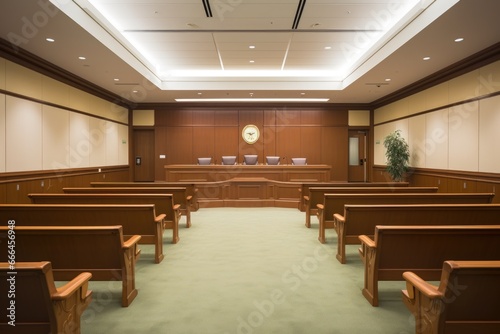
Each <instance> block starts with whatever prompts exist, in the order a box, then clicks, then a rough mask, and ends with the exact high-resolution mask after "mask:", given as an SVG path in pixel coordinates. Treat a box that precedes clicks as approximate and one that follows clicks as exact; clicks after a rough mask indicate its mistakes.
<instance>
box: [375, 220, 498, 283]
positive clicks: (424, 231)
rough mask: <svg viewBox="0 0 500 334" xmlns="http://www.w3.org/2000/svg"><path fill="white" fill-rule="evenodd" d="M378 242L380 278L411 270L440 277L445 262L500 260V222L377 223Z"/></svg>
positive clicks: (433, 277) (376, 263) (424, 275)
mask: <svg viewBox="0 0 500 334" xmlns="http://www.w3.org/2000/svg"><path fill="white" fill-rule="evenodd" d="M374 241H375V248H376V254H377V255H376V258H375V264H374V269H375V270H377V271H378V279H379V280H394V279H396V280H401V275H402V273H403V272H404V271H408V270H411V271H413V272H414V273H415V274H417V275H419V276H421V277H422V278H423V279H429V280H439V278H440V275H441V268H442V266H443V262H444V261H448V260H460V261H476V260H484V261H486V260H491V261H494V260H498V259H500V247H499V245H500V225H489V226H487V225H475V226H472V225H462V226H457V225H453V226H376V227H375V235H374Z"/></svg>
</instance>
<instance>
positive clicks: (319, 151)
mask: <svg viewBox="0 0 500 334" xmlns="http://www.w3.org/2000/svg"><path fill="white" fill-rule="evenodd" d="M247 124H255V125H257V126H258V127H259V129H260V131H261V136H260V138H259V140H258V141H257V142H256V143H255V144H253V145H250V144H247V143H246V142H245V141H243V139H242V137H241V131H242V130H243V127H244V126H245V125H247ZM347 148H348V111H347V109H337V110H334V109H332V107H326V106H320V107H279V108H278V107H277V108H273V107H270V108H259V107H225V106H222V107H209V108H207V107H199V106H195V107H165V108H162V109H156V110H155V152H156V154H155V156H156V157H155V178H156V180H163V179H164V177H165V176H164V175H165V173H164V165H167V164H195V163H197V158H198V157H212V159H213V160H212V161H214V162H216V163H217V164H220V161H221V156H223V155H236V156H237V157H238V161H239V162H242V160H243V155H245V154H257V155H258V156H259V163H265V157H266V156H267V155H277V156H280V157H282V163H290V159H291V158H292V157H306V158H307V161H308V163H309V164H328V165H331V166H332V172H331V178H332V180H343V181H345V180H347V165H348V161H347V159H348V154H347ZM160 155H165V156H166V158H165V159H159V156H160Z"/></svg>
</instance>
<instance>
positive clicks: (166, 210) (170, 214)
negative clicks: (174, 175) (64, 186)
mask: <svg viewBox="0 0 500 334" xmlns="http://www.w3.org/2000/svg"><path fill="white" fill-rule="evenodd" d="M28 197H29V198H30V199H31V202H32V203H33V204H124V205H135V204H154V205H155V211H156V213H158V214H164V215H165V217H164V220H163V224H164V228H165V229H171V230H172V243H174V244H175V243H177V242H178V241H179V218H180V211H179V204H174V201H173V196H172V194H28Z"/></svg>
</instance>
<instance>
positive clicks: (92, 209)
mask: <svg viewBox="0 0 500 334" xmlns="http://www.w3.org/2000/svg"><path fill="white" fill-rule="evenodd" d="M155 217H156V214H155V206H154V204H135V205H132V204H126V205H125V204H0V221H7V220H15V221H16V226H48V225H51V226H106V225H121V226H123V236H124V238H125V239H127V238H128V237H130V236H132V235H141V236H142V238H143V239H144V240H143V241H150V240H149V239H150V238H152V236H154V235H156V233H157V231H156V224H155V223H154V221H155Z"/></svg>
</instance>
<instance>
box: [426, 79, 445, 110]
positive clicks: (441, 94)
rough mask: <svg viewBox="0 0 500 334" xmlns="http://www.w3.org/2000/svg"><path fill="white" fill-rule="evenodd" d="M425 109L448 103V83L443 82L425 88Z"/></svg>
mask: <svg viewBox="0 0 500 334" xmlns="http://www.w3.org/2000/svg"><path fill="white" fill-rule="evenodd" d="M424 96H425V98H424V100H425V103H426V105H425V110H429V109H434V108H439V107H442V106H445V105H448V103H449V102H448V101H449V85H448V82H444V83H442V84H439V85H437V86H434V87H432V88H429V89H427V90H425V93H424Z"/></svg>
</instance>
